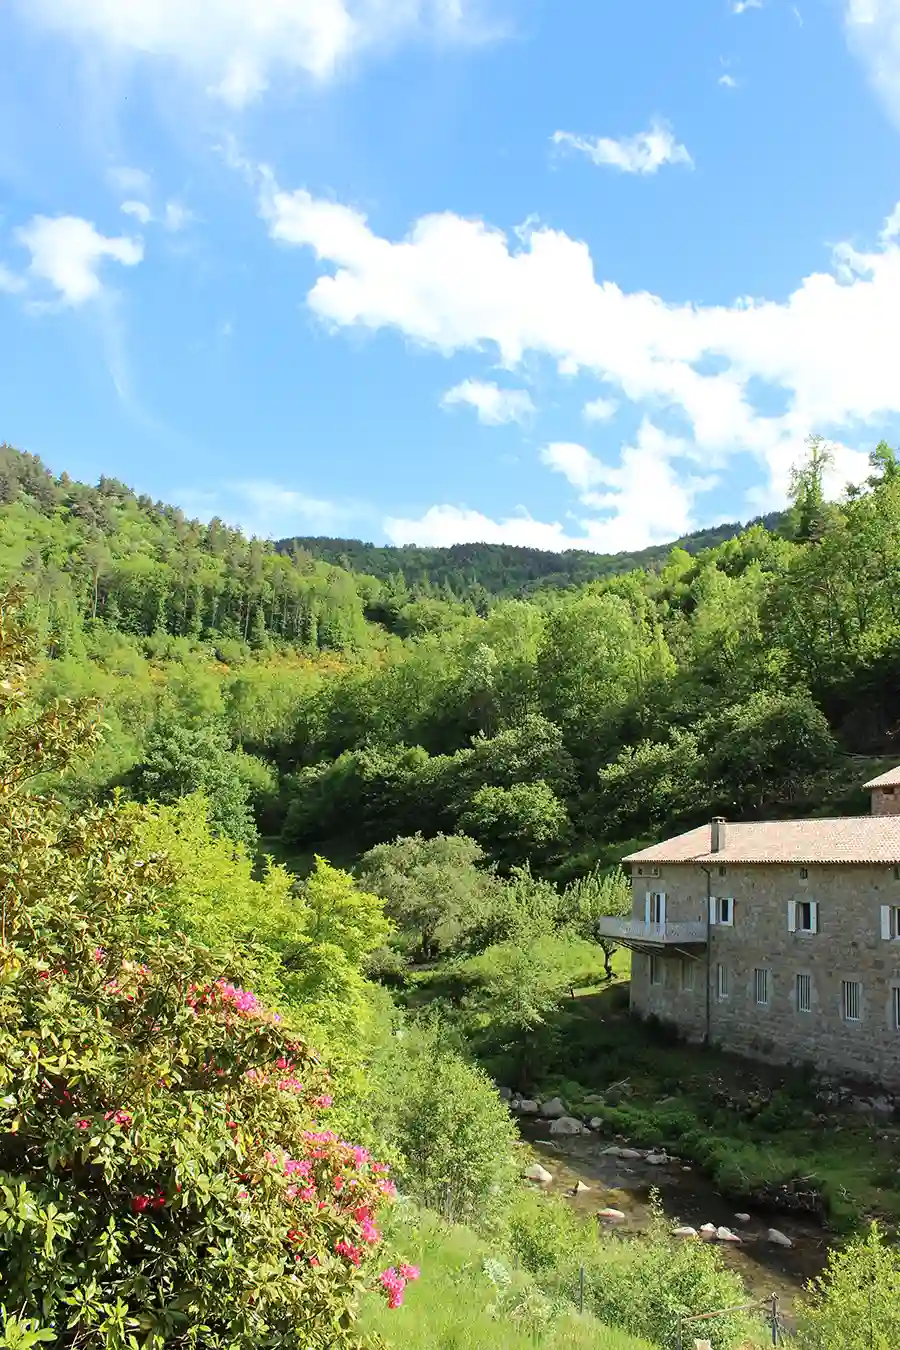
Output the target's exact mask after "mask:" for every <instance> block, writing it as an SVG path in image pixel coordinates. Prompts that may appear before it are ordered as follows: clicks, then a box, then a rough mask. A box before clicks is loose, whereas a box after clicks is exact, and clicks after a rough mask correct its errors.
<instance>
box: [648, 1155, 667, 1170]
mask: <svg viewBox="0 0 900 1350" xmlns="http://www.w3.org/2000/svg"><path fill="white" fill-rule="evenodd" d="M668 1161H669V1159H668V1156H667V1155H666V1154H665V1153H646V1154H645V1155H644V1162H645V1163H649V1164H650V1166H651V1167H662V1165H663V1163H667V1162H668Z"/></svg>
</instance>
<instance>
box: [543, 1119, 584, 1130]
mask: <svg viewBox="0 0 900 1350" xmlns="http://www.w3.org/2000/svg"><path fill="white" fill-rule="evenodd" d="M583 1132H584V1126H583V1125H582V1123H581V1121H580V1120H576V1119H575V1117H574V1116H560V1117H559V1118H558V1119H557V1120H554V1121H551V1124H550V1133H551V1134H582V1133H583Z"/></svg>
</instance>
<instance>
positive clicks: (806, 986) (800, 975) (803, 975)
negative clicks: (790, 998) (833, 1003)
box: [794, 970, 812, 1013]
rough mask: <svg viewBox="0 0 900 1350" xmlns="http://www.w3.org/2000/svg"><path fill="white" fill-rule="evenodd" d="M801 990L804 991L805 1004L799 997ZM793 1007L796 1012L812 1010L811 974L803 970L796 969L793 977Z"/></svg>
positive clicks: (809, 1011)
mask: <svg viewBox="0 0 900 1350" xmlns="http://www.w3.org/2000/svg"><path fill="white" fill-rule="evenodd" d="M804 982H805V983H804ZM801 990H805V992H806V1002H805V1004H804V1001H803V999H802V998H801V997H800V992H801ZM794 1007H795V1009H796V1011H797V1012H798V1013H811V1012H812V976H811V975H810V974H809V973H808V972H807V971H805V970H798V971H797V974H796V977H795V979H794Z"/></svg>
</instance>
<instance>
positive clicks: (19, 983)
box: [0, 603, 410, 1350]
mask: <svg viewBox="0 0 900 1350" xmlns="http://www.w3.org/2000/svg"><path fill="white" fill-rule="evenodd" d="M28 656H29V652H28V647H27V643H26V642H25V640H24V638H23V637H22V635H21V634H20V632H19V631H18V630H17V629H16V627H15V624H14V616H13V615H11V613H10V606H9V605H8V604H5V603H0V714H2V716H3V725H4V728H5V734H4V735H3V736H2V738H0V1312H2V1316H3V1320H4V1323H5V1322H6V1320H7V1319H10V1318H11V1319H13V1320H14V1321H15V1323H16V1325H17V1326H22V1327H23V1328H27V1334H28V1335H29V1336H35V1337H37V1339H46V1338H47V1337H48V1336H49V1335H50V1334H52V1335H53V1336H55V1338H56V1340H57V1343H62V1344H72V1345H74V1344H78V1345H79V1346H91V1345H94V1346H103V1347H110V1350H119V1348H120V1347H121V1350H126V1347H128V1348H129V1350H133V1348H134V1346H135V1345H137V1344H138V1343H140V1344H141V1345H142V1346H146V1347H149V1348H151V1350H152V1347H157V1346H162V1345H163V1344H166V1343H168V1342H174V1341H179V1342H184V1343H186V1344H187V1343H189V1344H191V1345H194V1346H204V1347H223V1350H224V1347H226V1346H227V1347H229V1348H231V1347H241V1348H243V1347H246V1350H250V1347H251V1346H253V1347H257V1346H267V1345H275V1344H277V1345H279V1346H284V1347H296V1350H301V1347H302V1350H326V1347H327V1348H328V1350H332V1348H336V1347H349V1346H352V1345H356V1344H358V1341H357V1339H356V1338H355V1337H354V1335H353V1321H354V1311H355V1307H356V1304H357V1302H358V1299H359V1296H360V1295H361V1294H362V1293H363V1292H364V1291H365V1290H366V1289H374V1288H377V1289H380V1290H381V1291H382V1292H383V1294H384V1296H385V1297H386V1298H387V1299H388V1301H389V1302H391V1300H394V1303H395V1304H396V1300H397V1298H398V1296H399V1295H402V1288H399V1286H398V1281H400V1280H405V1279H406V1278H410V1276H409V1274H407V1275H404V1274H403V1272H402V1271H393V1270H392V1269H391V1270H388V1271H385V1272H384V1273H383V1274H382V1275H381V1276H380V1277H379V1276H378V1271H379V1269H380V1268H381V1266H383V1264H384V1259H383V1258H382V1260H380V1261H379V1255H380V1253H381V1248H382V1239H381V1234H380V1231H379V1228H378V1208H379V1206H380V1205H381V1204H383V1203H385V1202H386V1201H390V1199H391V1198H392V1197H393V1184H392V1182H391V1181H390V1180H389V1178H388V1176H387V1175H386V1173H387V1168H386V1167H385V1166H384V1165H382V1164H379V1163H378V1162H376V1161H375V1160H373V1159H372V1158H371V1157H370V1156H369V1154H368V1152H367V1151H366V1150H365V1149H363V1148H360V1147H357V1146H354V1145H353V1144H352V1143H350V1142H347V1141H345V1140H343V1139H341V1138H339V1137H338V1136H337V1135H336V1134H335V1133H334V1132H333V1131H331V1130H329V1129H327V1128H322V1126H321V1124H320V1122H319V1120H318V1113H320V1112H323V1111H327V1109H328V1107H329V1106H330V1104H331V1099H332V1084H331V1081H330V1078H329V1075H328V1073H327V1071H326V1069H325V1068H324V1066H323V1065H322V1064H321V1063H320V1062H319V1060H318V1057H317V1056H316V1055H315V1054H314V1053H313V1052H312V1051H310V1050H309V1049H308V1048H307V1046H306V1045H305V1044H304V1043H303V1042H302V1041H301V1040H300V1039H298V1037H297V1036H296V1034H295V1033H294V1032H293V1031H292V1030H291V1029H290V1028H289V1027H288V1026H286V1025H285V1024H284V1023H283V1022H282V1021H281V1020H280V1019H279V1017H278V1015H277V1014H275V1013H273V1012H270V1011H268V1010H267V1009H266V1008H265V1007H264V1006H263V1004H262V1003H261V1001H260V1000H259V999H258V998H257V997H256V996H255V995H254V994H253V993H252V992H251V991H249V990H246V989H243V988H241V987H240V975H239V971H238V970H237V969H229V970H227V971H223V970H222V969H221V966H220V965H218V964H217V962H216V959H215V958H214V957H213V955H212V954H211V953H210V952H208V951H206V950H205V949H203V948H199V947H196V946H193V945H192V944H191V943H189V942H188V941H187V940H185V939H184V938H183V937H182V936H180V935H178V934H174V933H169V932H167V931H166V930H165V928H164V927H163V926H161V925H158V924H154V923H153V921H152V916H153V914H154V912H156V913H159V912H161V910H162V909H163V908H164V905H163V901H164V899H165V888H166V886H167V884H168V883H169V880H170V878H169V876H168V874H167V866H166V860H165V858H164V857H152V856H151V857H146V856H145V857H142V856H140V855H139V853H138V850H137V848H136V845H135V836H134V817H133V813H128V812H125V811H123V810H121V809H120V808H119V807H118V806H117V805H114V806H112V807H109V808H103V809H101V808H91V809H89V810H87V811H85V812H83V813H82V814H80V815H77V816H75V817H71V816H67V815H66V814H65V813H64V812H63V811H62V809H61V808H60V807H59V806H57V805H56V804H55V803H54V802H52V801H49V800H46V799H41V798H39V797H37V796H35V795H33V793H32V792H31V790H30V784H31V783H32V782H33V780H34V777H35V775H37V774H39V773H41V772H46V771H47V770H48V769H50V768H54V769H56V768H59V767H61V766H64V765H65V763H66V762H67V761H68V760H69V759H70V758H71V757H72V756H73V755H74V754H76V753H78V752H79V751H80V750H84V749H87V748H89V747H90V746H91V744H92V743H93V741H94V740H95V739H96V736H97V730H96V728H95V726H94V725H93V723H92V722H91V719H90V717H89V716H88V715H86V714H85V713H84V712H79V711H78V710H76V709H73V708H71V707H67V706H62V705H60V706H58V707H55V708H52V709H50V710H49V711H47V712H45V713H42V714H40V715H37V716H32V715H31V713H30V711H29V709H28V706H27V701H26V698H25V686H26V680H27V676H28ZM148 919H149V920H150V921H149V922H148ZM385 1281H387V1283H386V1282H385ZM398 1288H399V1295H398ZM23 1334H24V1333H23Z"/></svg>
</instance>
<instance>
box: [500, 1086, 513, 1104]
mask: <svg viewBox="0 0 900 1350" xmlns="http://www.w3.org/2000/svg"><path fill="white" fill-rule="evenodd" d="M497 1096H498V1097H499V1098H500V1100H501V1102H508V1101H510V1100H511V1099H512V1093H511V1092H510V1090H509V1088H508V1087H498V1088H497Z"/></svg>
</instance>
